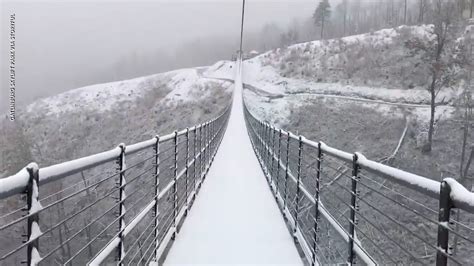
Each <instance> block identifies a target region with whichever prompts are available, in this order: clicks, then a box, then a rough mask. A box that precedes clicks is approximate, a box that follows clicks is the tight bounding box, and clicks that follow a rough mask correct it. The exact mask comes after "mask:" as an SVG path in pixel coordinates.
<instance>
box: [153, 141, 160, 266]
mask: <svg viewBox="0 0 474 266" xmlns="http://www.w3.org/2000/svg"><path fill="white" fill-rule="evenodd" d="M155 138H156V143H155V146H154V147H153V151H154V152H155V173H154V174H155V195H154V198H155V207H154V210H153V212H154V213H153V214H154V220H155V221H154V226H155V230H153V231H154V232H153V237H154V239H156V241H155V249H154V250H155V260H156V262H158V256H159V254H158V247H159V244H160V243H159V241H158V235H159V233H160V230H159V228H158V215H159V209H158V207H159V205H158V195H160V177H159V176H160V136H159V135H156V136H155Z"/></svg>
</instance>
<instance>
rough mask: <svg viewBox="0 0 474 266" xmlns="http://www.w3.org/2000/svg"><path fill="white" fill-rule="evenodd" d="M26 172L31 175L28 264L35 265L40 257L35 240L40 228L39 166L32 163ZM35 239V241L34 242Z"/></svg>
mask: <svg viewBox="0 0 474 266" xmlns="http://www.w3.org/2000/svg"><path fill="white" fill-rule="evenodd" d="M26 170H27V171H28V173H29V180H28V186H27V189H26V204H27V210H28V219H27V223H28V232H27V233H28V234H27V237H28V238H27V239H26V241H27V242H29V241H31V242H29V243H28V245H27V261H26V262H27V264H28V265H35V264H36V263H35V261H37V260H38V259H39V258H40V256H39V240H38V239H35V238H36V237H38V235H37V234H39V233H40V232H41V231H40V228H39V223H38V222H39V215H38V214H37V212H38V211H39V210H40V209H41V205H40V202H39V199H38V197H39V174H38V165H37V164H36V163H31V164H29V165H28V166H27V168H26ZM33 239H34V240H33Z"/></svg>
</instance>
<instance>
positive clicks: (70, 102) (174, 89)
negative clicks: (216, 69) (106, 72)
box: [26, 68, 220, 115]
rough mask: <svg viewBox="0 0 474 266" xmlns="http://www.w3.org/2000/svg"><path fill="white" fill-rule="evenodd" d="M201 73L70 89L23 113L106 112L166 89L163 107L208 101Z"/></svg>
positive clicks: (181, 71) (183, 72) (185, 72)
mask: <svg viewBox="0 0 474 266" xmlns="http://www.w3.org/2000/svg"><path fill="white" fill-rule="evenodd" d="M200 72H201V69H199V68H189V69H179V70H175V71H171V72H166V73H160V74H155V75H151V76H145V77H139V78H134V79H129V80H123V81H117V82H110V83H103V84H95V85H91V86H86V87H82V88H77V89H73V90H70V91H67V92H64V93H61V94H58V95H55V96H52V97H48V98H44V99H40V100H37V101H35V102H33V103H32V104H30V105H28V106H27V108H26V110H27V112H30V113H34V112H41V113H42V114H46V115H60V114H62V113H79V112H83V111H97V112H106V111H110V110H112V109H113V108H114V107H117V106H119V105H120V104H121V103H123V102H134V101H136V100H137V98H140V97H144V95H145V94H146V93H147V92H149V91H150V90H154V89H157V88H158V87H160V86H163V85H166V86H167V88H168V89H167V90H168V93H167V95H166V96H165V97H164V98H163V99H161V101H162V102H163V103H165V104H176V103H185V102H188V101H198V100H200V99H202V98H205V97H209V96H210V94H211V93H212V90H208V89H207V88H208V85H209V83H210V82H218V83H219V82H220V81H216V80H209V79H206V78H203V77H202V76H201V75H200Z"/></svg>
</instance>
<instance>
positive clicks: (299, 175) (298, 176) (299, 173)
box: [293, 136, 303, 240]
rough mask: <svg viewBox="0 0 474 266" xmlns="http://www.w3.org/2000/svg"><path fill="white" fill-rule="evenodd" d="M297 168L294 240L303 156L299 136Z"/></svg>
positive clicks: (301, 142)
mask: <svg viewBox="0 0 474 266" xmlns="http://www.w3.org/2000/svg"><path fill="white" fill-rule="evenodd" d="M298 142H299V143H298V167H297V171H296V201H295V205H296V206H295V214H294V217H295V226H294V228H293V237H294V238H295V240H296V232H297V231H298V212H299V211H300V210H299V203H300V193H301V191H300V184H301V160H302V156H303V138H302V137H301V136H299V138H298Z"/></svg>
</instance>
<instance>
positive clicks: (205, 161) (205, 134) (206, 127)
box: [202, 122, 209, 179]
mask: <svg viewBox="0 0 474 266" xmlns="http://www.w3.org/2000/svg"><path fill="white" fill-rule="evenodd" d="M207 125H208V124H207V122H206V123H204V153H203V154H204V175H203V177H202V178H203V179H204V178H206V171H207V159H208V158H207V157H209V156H207V151H208V150H207V144H208V136H207V135H208V134H207V133H208V132H207V130H208V126H207Z"/></svg>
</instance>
